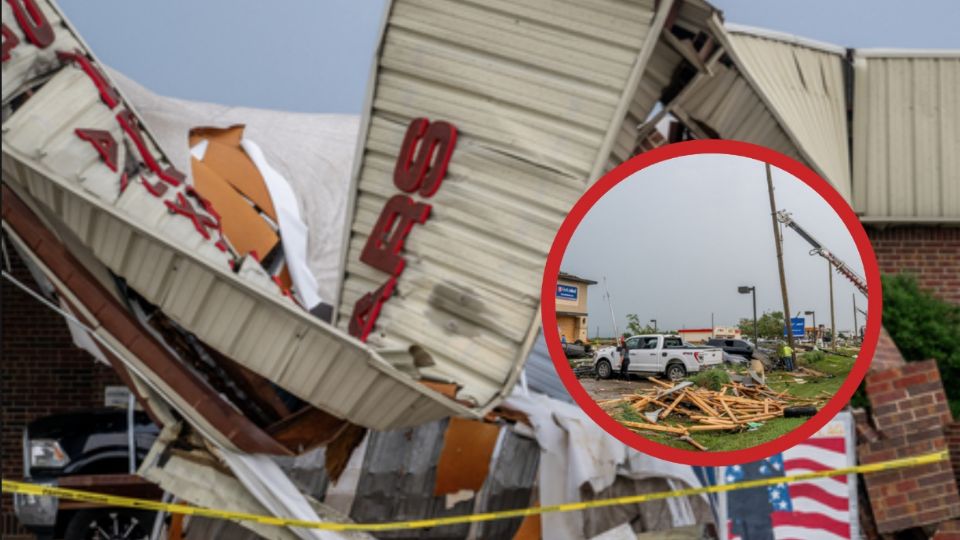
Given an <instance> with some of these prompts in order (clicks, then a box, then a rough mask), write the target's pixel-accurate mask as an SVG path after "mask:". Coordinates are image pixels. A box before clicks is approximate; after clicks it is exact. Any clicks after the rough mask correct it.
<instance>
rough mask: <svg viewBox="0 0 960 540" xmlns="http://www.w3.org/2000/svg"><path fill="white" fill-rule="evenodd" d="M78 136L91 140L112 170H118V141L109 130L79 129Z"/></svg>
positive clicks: (76, 131)
mask: <svg viewBox="0 0 960 540" xmlns="http://www.w3.org/2000/svg"><path fill="white" fill-rule="evenodd" d="M75 133H76V134H77V137H80V138H81V139H83V140H85V141H87V142H89V143H90V144H92V145H93V147H94V148H96V150H97V152H99V153H100V158H101V159H103V162H104V163H106V164H107V167H110V170H111V171H113V172H117V141H116V140H114V138H113V135H111V134H110V132H109V131H104V130H102V129H77V130H75Z"/></svg>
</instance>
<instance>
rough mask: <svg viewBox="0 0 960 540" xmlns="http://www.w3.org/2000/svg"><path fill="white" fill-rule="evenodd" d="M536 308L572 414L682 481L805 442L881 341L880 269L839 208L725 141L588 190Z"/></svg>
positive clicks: (560, 242)
mask: <svg viewBox="0 0 960 540" xmlns="http://www.w3.org/2000/svg"><path fill="white" fill-rule="evenodd" d="M542 292H543V325H544V333H545V336H546V340H547V345H548V348H549V350H550V354H551V357H552V358H553V361H554V363H555V365H556V367H557V371H558V373H559V374H560V377H561V379H562V380H563V382H564V384H565V386H566V387H567V389H568V390H569V392H570V393H571V395H572V396H573V397H574V399H575V400H576V401H577V403H578V404H579V405H580V406H581V407H582V408H583V409H584V410H585V411H586V412H587V413H588V414H589V415H590V416H591V417H592V418H593V419H594V420H595V421H596V422H597V423H598V424H600V425H601V426H602V427H603V428H604V429H605V430H606V431H607V432H609V433H610V434H612V435H613V436H615V437H617V438H618V439H620V440H622V441H623V442H625V443H627V444H629V445H630V446H632V447H634V448H636V449H638V450H640V451H643V452H646V453H648V454H652V455H654V456H656V457H659V458H663V459H668V460H671V461H675V462H681V463H688V464H695V465H728V464H734V463H743V462H747V461H752V460H757V459H762V458H764V457H766V456H769V455H771V454H774V453H776V452H781V451H783V450H785V449H786V448H789V447H791V446H793V445H794V444H797V443H799V442H800V441H802V440H804V439H806V438H808V437H809V436H810V435H812V434H813V433H815V432H816V431H817V430H818V429H820V428H821V427H823V426H824V425H825V424H826V423H827V422H828V421H829V420H830V419H831V418H832V417H833V416H834V415H835V414H836V413H837V412H839V411H840V410H841V409H842V408H843V407H844V406H846V405H847V403H848V401H849V400H850V397H851V396H852V395H853V393H854V391H855V390H856V387H857V386H858V385H859V383H860V381H861V379H862V378H863V376H864V374H865V373H866V370H867V368H868V366H869V363H870V360H871V358H872V357H873V351H874V349H875V347H876V343H877V340H878V337H879V331H880V311H881V305H880V304H881V294H880V274H879V270H878V268H877V263H876V259H875V256H874V254H873V250H872V248H871V247H870V243H869V240H868V239H867V235H866V233H865V232H864V230H863V228H862V227H861V225H860V223H859V221H858V220H857V217H856V215H855V214H854V213H853V210H852V209H851V208H850V206H849V204H848V203H847V202H846V200H845V199H844V196H843V195H842V194H841V193H839V192H837V191H836V190H835V189H834V188H833V187H832V186H831V185H830V184H828V183H827V182H826V181H825V180H823V179H822V178H820V177H819V176H818V175H817V174H816V173H815V172H813V171H812V170H810V169H809V168H808V167H807V166H805V165H803V164H801V163H799V162H798V161H796V160H794V159H792V158H789V157H787V156H785V155H782V154H780V153H777V152H775V151H772V150H770V149H767V148H763V147H760V146H756V145H752V144H747V143H739V142H734V141H722V140H714V141H691V142H686V143H680V144H673V145H669V146H664V147H661V148H658V149H655V150H652V151H650V152H647V153H644V154H641V155H640V156H637V157H635V158H633V159H632V160H630V161H628V162H626V163H624V164H623V165H621V166H619V167H617V168H616V169H614V170H613V171H611V172H610V173H608V174H607V175H606V176H604V177H603V178H601V179H600V180H599V181H598V182H597V183H596V184H595V185H594V186H593V187H592V188H591V189H590V190H588V192H587V193H586V194H585V195H584V196H583V198H582V199H581V200H580V201H578V203H577V204H576V205H575V206H574V208H573V209H572V210H571V212H570V214H569V216H568V217H567V219H566V220H565V222H564V223H563V225H562V226H561V228H560V231H559V232H558V234H557V237H556V239H555V241H554V244H553V247H552V249H551V252H550V254H549V257H548V260H547V266H546V270H545V274H544V279H543V291H542Z"/></svg>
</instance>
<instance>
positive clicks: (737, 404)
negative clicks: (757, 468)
mask: <svg viewBox="0 0 960 540" xmlns="http://www.w3.org/2000/svg"><path fill="white" fill-rule="evenodd" d="M647 380H649V381H650V382H652V383H653V384H655V385H656V386H657V388H655V389H650V390H646V391H644V392H638V393H636V394H630V395H625V396H623V397H620V398H617V399H610V400H606V401H600V402H598V405H600V407H602V408H603V409H605V410H609V409H612V408H615V407H620V406H623V405H629V407H630V408H631V409H632V410H633V411H634V412H636V413H637V416H638V417H639V418H640V419H641V420H642V421H640V422H629V421H624V420H621V421H620V423H621V424H623V425H624V426H626V427H627V428H629V429H632V430H634V431H640V432H643V431H646V432H660V433H672V434H674V435H677V436H679V438H680V439H681V440H684V441H686V442H688V443H689V444H690V445H692V446H693V447H695V448H698V449H700V450H705V449H706V448H705V447H704V446H703V445H701V444H699V443H697V442H696V441H694V440H693V439H692V438H691V437H690V434H691V433H696V432H700V431H742V430H744V429H747V428H748V427H749V425H750V424H751V423H753V422H763V421H765V420H770V419H772V418H779V417H782V416H783V415H784V410H785V409H787V408H789V407H793V406H798V405H813V404H816V403H817V402H819V401H821V400H820V399H801V398H796V397H793V396H790V395H789V394H787V392H775V391H773V390H771V389H770V387H768V386H765V385H751V386H747V385H744V384H741V383H739V382H733V383H728V384H725V385H723V387H722V388H721V389H720V390H718V391H716V390H708V389H706V388H699V387H695V386H693V384H692V383H690V382H682V383H680V384H677V385H673V384H670V383H667V382H664V381H661V380H658V379H655V378H653V377H649V378H648V379H647ZM667 419H670V420H677V421H683V422H684V424H683V425H680V424H678V423H675V422H671V423H670V424H664V423H662V421H663V420H667Z"/></svg>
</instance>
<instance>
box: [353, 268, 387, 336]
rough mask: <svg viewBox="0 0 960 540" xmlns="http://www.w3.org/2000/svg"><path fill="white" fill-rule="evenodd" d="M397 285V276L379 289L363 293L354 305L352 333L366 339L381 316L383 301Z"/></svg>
mask: <svg viewBox="0 0 960 540" xmlns="http://www.w3.org/2000/svg"><path fill="white" fill-rule="evenodd" d="M396 285H397V278H393V277H392V278H390V279H389V280H388V281H387V282H386V283H384V284H383V286H382V287H380V288H379V289H377V290H375V291H373V292H370V293H367V294H365V295H363V297H361V298H360V299H359V300H357V303H356V304H354V305H353V315H351V316H350V328H349V331H350V335H351V336H353V337H355V338H357V339H359V340H360V341H366V340H367V336H368V335H370V331H371V330H373V323H375V322H376V321H377V317H379V316H380V308H381V307H383V303H384V302H386V301H387V299H389V298H390V295H391V294H393V288H394V287H395V286H396Z"/></svg>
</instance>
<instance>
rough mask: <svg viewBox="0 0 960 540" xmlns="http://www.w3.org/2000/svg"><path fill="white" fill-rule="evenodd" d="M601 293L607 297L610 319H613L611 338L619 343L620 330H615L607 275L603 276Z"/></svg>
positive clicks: (615, 319) (614, 316)
mask: <svg viewBox="0 0 960 540" xmlns="http://www.w3.org/2000/svg"><path fill="white" fill-rule="evenodd" d="M603 293H604V295H606V297H607V305H609V306H610V320H611V321H613V339H614V340H615V342H616V343H620V331H619V330H617V316H616V315H614V314H613V300H611V299H610V290H609V289H607V276H603Z"/></svg>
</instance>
